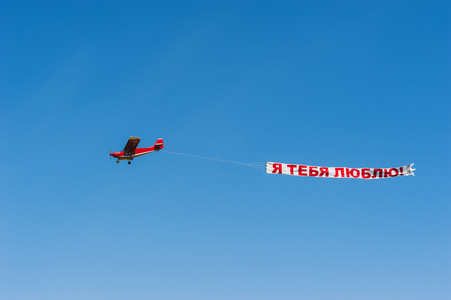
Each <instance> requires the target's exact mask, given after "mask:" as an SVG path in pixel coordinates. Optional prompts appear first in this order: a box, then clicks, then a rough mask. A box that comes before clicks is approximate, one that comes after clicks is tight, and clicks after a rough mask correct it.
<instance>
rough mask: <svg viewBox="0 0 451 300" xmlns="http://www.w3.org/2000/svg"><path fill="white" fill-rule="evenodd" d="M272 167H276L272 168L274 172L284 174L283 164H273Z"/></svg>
mask: <svg viewBox="0 0 451 300" xmlns="http://www.w3.org/2000/svg"><path fill="white" fill-rule="evenodd" d="M272 167H273V168H274V169H273V170H272V172H273V174H274V173H277V172H278V173H279V174H282V164H272Z"/></svg>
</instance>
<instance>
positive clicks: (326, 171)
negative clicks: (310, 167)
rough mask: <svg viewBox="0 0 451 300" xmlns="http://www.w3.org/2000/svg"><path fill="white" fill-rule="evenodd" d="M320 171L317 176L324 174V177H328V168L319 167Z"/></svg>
mask: <svg viewBox="0 0 451 300" xmlns="http://www.w3.org/2000/svg"><path fill="white" fill-rule="evenodd" d="M319 170H320V171H321V173H319V177H323V176H324V175H326V177H329V168H319Z"/></svg>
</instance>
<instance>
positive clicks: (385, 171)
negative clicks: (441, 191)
mask: <svg viewBox="0 0 451 300" xmlns="http://www.w3.org/2000/svg"><path fill="white" fill-rule="evenodd" d="M412 166H413V164H411V165H407V166H402V167H397V168H380V169H377V168H335V167H317V166H307V165H296V164H284V163H275V162H266V173H268V174H285V175H295V176H309V177H322V178H360V179H379V178H392V177H398V176H409V175H413V176H415V174H413V171H415V169H413V168H412Z"/></svg>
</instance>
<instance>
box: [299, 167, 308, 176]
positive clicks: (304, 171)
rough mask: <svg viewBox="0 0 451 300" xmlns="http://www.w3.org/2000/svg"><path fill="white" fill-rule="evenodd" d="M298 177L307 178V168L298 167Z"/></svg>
mask: <svg viewBox="0 0 451 300" xmlns="http://www.w3.org/2000/svg"><path fill="white" fill-rule="evenodd" d="M298 171H299V176H307V166H303V165H299V170H298Z"/></svg>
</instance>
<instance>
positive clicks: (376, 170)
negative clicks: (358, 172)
mask: <svg viewBox="0 0 451 300" xmlns="http://www.w3.org/2000/svg"><path fill="white" fill-rule="evenodd" d="M378 172H379V176H376V174H377V173H378ZM371 178H382V169H373V176H371Z"/></svg>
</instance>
